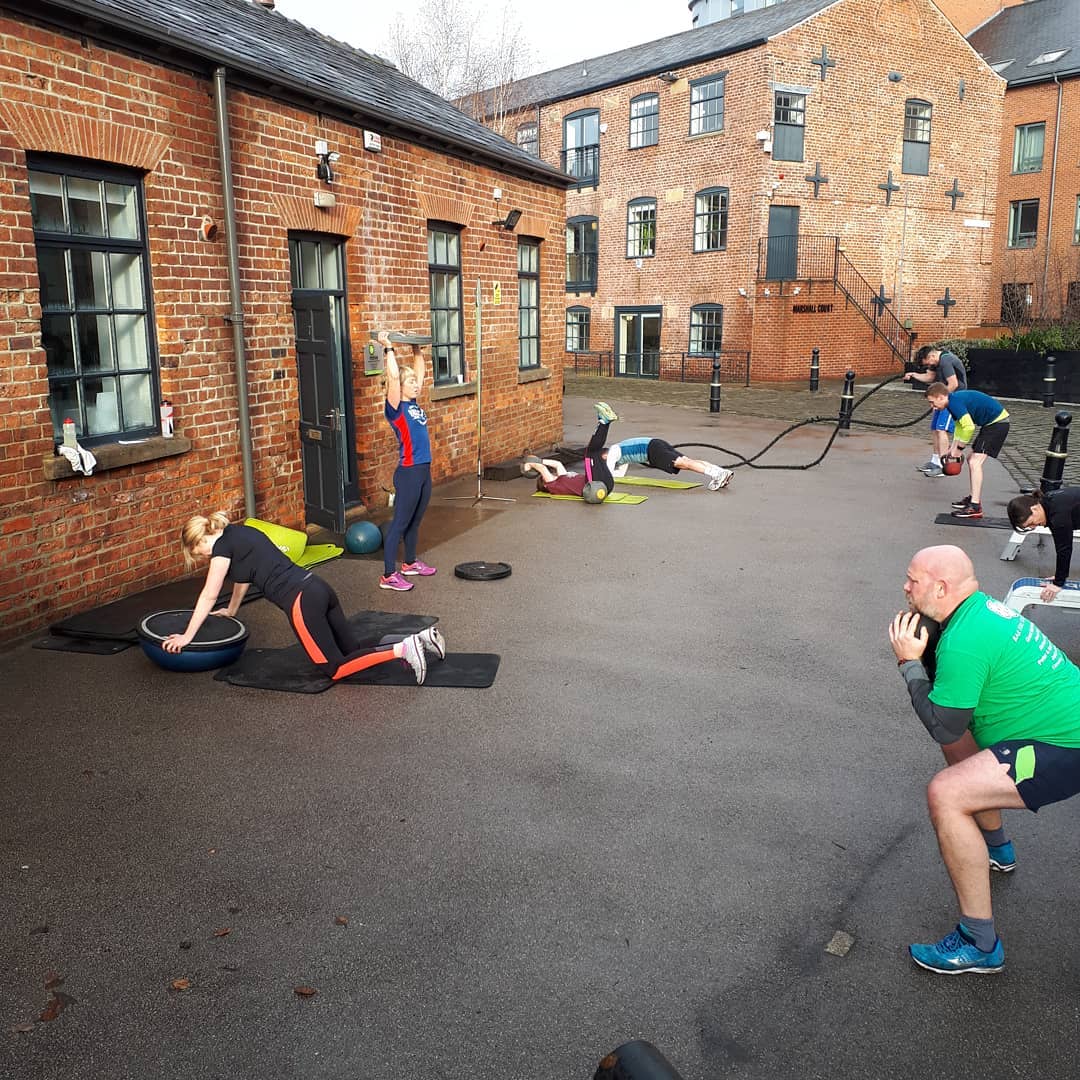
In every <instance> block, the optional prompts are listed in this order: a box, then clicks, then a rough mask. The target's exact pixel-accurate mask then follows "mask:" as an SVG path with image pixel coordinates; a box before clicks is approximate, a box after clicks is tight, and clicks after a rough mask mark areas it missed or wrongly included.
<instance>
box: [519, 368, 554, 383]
mask: <svg viewBox="0 0 1080 1080" xmlns="http://www.w3.org/2000/svg"><path fill="white" fill-rule="evenodd" d="M550 378H551V368H549V367H545V366H544V365H543V364H541V365H540V366H539V367H533V368H518V386H523V385H525V383H533V382H542V381H543V380H544V379H550Z"/></svg>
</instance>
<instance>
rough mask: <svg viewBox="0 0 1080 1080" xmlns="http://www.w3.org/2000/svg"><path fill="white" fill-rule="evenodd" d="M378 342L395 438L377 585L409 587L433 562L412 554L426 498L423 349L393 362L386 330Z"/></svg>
mask: <svg viewBox="0 0 1080 1080" xmlns="http://www.w3.org/2000/svg"><path fill="white" fill-rule="evenodd" d="M379 344H380V345H382V347H383V358H384V360H385V362H386V402H385V404H384V405H383V413H384V415H385V416H386V421H387V423H388V424H389V425H390V426H391V427H392V428H393V429H394V434H395V435H396V436H397V441H398V467H397V468H396V469H395V470H394V517H393V519H392V520H391V522H390V527H389V528H388V529H387V530H386V537H385V538H384V541H383V576H382V577H381V578H379V588H380V589H392V590H393V591H394V592H408V591H409V590H410V589H411V588H413V583H412V582H411V581H406V580H405V579H406V578H410V577H430V576H431V575H432V574H434V573H435V567H434V566H428V564H427V563H426V562H423V561H422V560H421V559H418V558H417V557H416V543H417V540H418V539H419V535H420V521H421V519H422V518H423V516H424V511H425V510H427V508H428V503H429V502H430V501H431V439H430V437H429V436H428V418H427V413H425V412H424V410H423V409H422V408H420V406H419V405H417V403H416V399H417V397H418V396H419V394H420V390H421V388H422V387H423V385H424V354H423V353H422V352H421V351H420V346H419V345H413V347H412V362H411V363H410V364H401V365H399V364H398V361H397V355H396V354H395V351H394V346H393V344H391V341H390V337H389V335H388V334H387V333H386V331H385V330H380V331H379ZM402 539H404V541H405V559H404V561H403V562H402V564H401V569H400V570H398V569H397V549H398V544H399V543H400V542H401V541H402Z"/></svg>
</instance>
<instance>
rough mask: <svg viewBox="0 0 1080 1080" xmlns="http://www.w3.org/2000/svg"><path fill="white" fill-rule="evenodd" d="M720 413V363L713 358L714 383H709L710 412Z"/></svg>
mask: <svg viewBox="0 0 1080 1080" xmlns="http://www.w3.org/2000/svg"><path fill="white" fill-rule="evenodd" d="M719 411H720V361H719V360H718V359H717V358H716V357H713V362H712V382H711V383H709V412H711V413H713V412H719Z"/></svg>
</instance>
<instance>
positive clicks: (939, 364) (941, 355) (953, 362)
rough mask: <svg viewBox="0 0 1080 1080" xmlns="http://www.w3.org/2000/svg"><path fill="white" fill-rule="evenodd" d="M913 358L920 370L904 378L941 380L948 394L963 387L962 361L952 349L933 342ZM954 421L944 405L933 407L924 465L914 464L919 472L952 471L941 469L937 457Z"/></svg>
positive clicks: (930, 473)
mask: <svg viewBox="0 0 1080 1080" xmlns="http://www.w3.org/2000/svg"><path fill="white" fill-rule="evenodd" d="M915 362H916V363H917V364H921V365H922V367H923V368H924V369H925V370H923V371H909V372H907V373H906V374H905V375H904V382H920V383H925V384H927V385H929V384H930V383H935V382H939V383H944V385H945V387H946V389H947V390H948V391H949V393H950V394H951V393H952V392H953V391H954V390H966V389H967V372H966V371H965V370H964V365H963V362H962V361H961V360H960V357H959V356H957V355H956V354H955V353H951V352H948V351H947V350H946V351H945V352H942V351H941V350H940V349H939V348H937V346H936V345H924V346H923V347H922V348H921V349H920V350H919V351H918V352H917V353H916V354H915ZM953 425H954V421H953V418H952V417H951V416H950V415H949V414H948V412H946V411H945V410H944V409H935V410H934V411H933V413H932V414H931V416H930V460H929V461H928V462H926V464H925V465H919V466H917V469H918V471H919V472H921V473H922V474H923V476H946V475H956V474H955V473H950V472H949V471H947V470H946V469H945V463H944V462H943V461H942V460H941V459H942V456H943V455H944V454H945V451H946V450H947V449H948V446H949V437H950V436H951V435H952V431H953Z"/></svg>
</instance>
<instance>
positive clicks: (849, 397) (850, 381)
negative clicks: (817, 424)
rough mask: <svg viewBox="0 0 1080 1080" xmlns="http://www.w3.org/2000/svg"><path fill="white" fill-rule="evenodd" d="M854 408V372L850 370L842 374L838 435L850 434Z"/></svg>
mask: <svg viewBox="0 0 1080 1080" xmlns="http://www.w3.org/2000/svg"><path fill="white" fill-rule="evenodd" d="M854 408H855V372H854V371H852V370H851V369H850V368H849V369H848V370H847V371H846V372H845V373H844V391H843V393H842V394H841V395H840V434H841V435H847V434H849V433H850V432H851V413H852V410H853V409H854Z"/></svg>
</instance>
